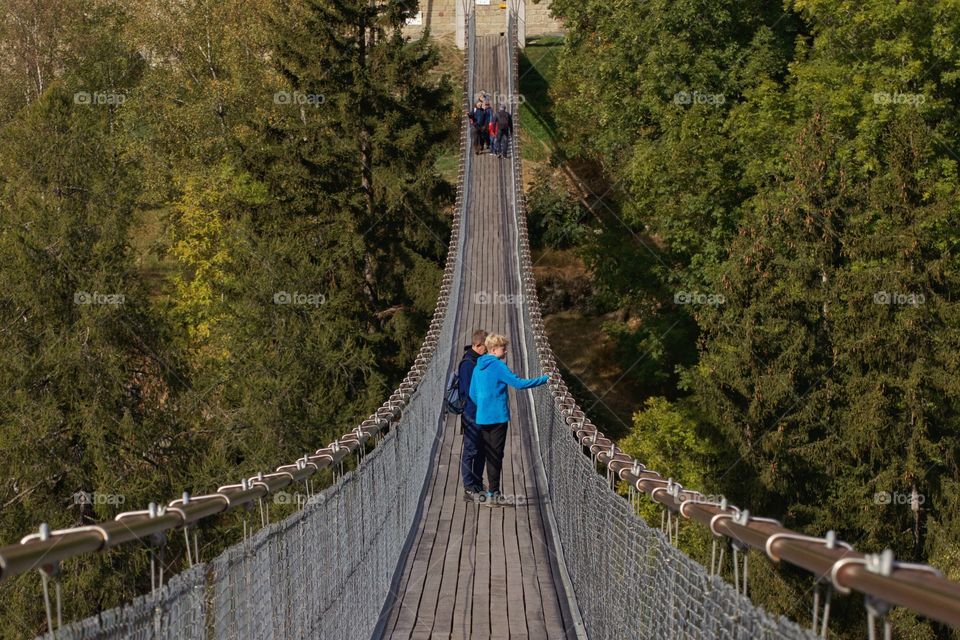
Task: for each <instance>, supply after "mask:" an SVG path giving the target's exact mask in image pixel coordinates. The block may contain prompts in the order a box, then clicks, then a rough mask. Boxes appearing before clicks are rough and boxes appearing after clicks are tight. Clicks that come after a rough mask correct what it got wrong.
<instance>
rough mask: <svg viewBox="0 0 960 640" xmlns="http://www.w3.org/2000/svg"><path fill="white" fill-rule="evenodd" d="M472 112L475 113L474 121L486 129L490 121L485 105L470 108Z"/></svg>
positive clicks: (479, 126)
mask: <svg viewBox="0 0 960 640" xmlns="http://www.w3.org/2000/svg"><path fill="white" fill-rule="evenodd" d="M470 113H471V115H473V121H474V123H476V125H477V127H478V128H480V129H482V130H484V131H485V130H486V127H487V124H489V123H490V120H489V118H488V115H487V110H486V109H484V108H483V107H479V108H478V107H474V108H473V109H471V110H470Z"/></svg>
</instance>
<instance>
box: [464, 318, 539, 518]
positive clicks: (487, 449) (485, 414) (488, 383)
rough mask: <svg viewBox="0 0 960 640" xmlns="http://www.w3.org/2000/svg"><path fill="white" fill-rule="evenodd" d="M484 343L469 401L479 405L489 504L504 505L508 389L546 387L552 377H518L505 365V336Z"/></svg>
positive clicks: (474, 372) (490, 338)
mask: <svg viewBox="0 0 960 640" xmlns="http://www.w3.org/2000/svg"><path fill="white" fill-rule="evenodd" d="M484 344H485V345H486V347H487V354H486V355H483V356H480V358H479V359H478V360H477V366H476V369H474V371H473V378H472V380H471V381H470V399H471V400H473V402H474V403H475V404H476V405H477V419H476V424H477V426H478V427H480V431H481V433H482V436H483V454H484V459H485V461H486V467H487V504H489V505H490V506H497V505H501V504H503V496H502V494H501V493H500V471H501V469H502V468H503V449H504V447H505V446H506V444H507V423H508V422H509V421H510V404H509V396H508V394H507V386H511V387H514V388H516V389H531V388H533V387H539V386H540V385H542V384H545V383H546V382H547V380H549V378H548V377H547V376H540V377H538V378H519V377H517V375H516V374H514V373H513V371H511V370H510V368H509V367H508V366H507V365H506V364H505V363H504V362H503V358H504V357H505V356H506V354H507V345H508V344H509V342H508V340H507V339H506V337H504V336H501V335H498V334H492V335H489V336H487V339H486V340H485V342H484Z"/></svg>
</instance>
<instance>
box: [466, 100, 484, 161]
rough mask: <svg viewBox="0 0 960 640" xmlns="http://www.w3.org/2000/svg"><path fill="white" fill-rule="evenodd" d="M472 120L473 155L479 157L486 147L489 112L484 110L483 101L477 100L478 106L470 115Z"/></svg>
mask: <svg viewBox="0 0 960 640" xmlns="http://www.w3.org/2000/svg"><path fill="white" fill-rule="evenodd" d="M468 116H469V118H470V125H471V128H472V129H471V132H470V133H471V134H472V136H473V153H474V154H475V155H479V154H480V153H481V152H483V149H484V146H485V145H486V141H487V136H486V131H487V112H486V110H485V109H484V108H483V101H482V100H477V103H476V105H474V107H473V109H471V110H470V113H469V114H468Z"/></svg>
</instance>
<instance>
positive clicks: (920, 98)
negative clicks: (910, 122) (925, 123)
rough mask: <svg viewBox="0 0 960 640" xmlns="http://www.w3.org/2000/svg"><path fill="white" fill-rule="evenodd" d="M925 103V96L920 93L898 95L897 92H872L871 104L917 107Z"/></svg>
mask: <svg viewBox="0 0 960 640" xmlns="http://www.w3.org/2000/svg"><path fill="white" fill-rule="evenodd" d="M926 101H927V96H925V95H924V94H922V93H900V92H899V91H894V92H892V93H891V92H889V91H874V93H873V104H881V105H906V106H909V107H919V106H920V105H922V104H923V103H924V102H926Z"/></svg>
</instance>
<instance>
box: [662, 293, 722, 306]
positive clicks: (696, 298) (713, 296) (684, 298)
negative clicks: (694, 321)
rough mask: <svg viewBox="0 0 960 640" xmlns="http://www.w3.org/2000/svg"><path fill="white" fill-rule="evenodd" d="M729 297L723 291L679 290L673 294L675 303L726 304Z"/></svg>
mask: <svg viewBox="0 0 960 640" xmlns="http://www.w3.org/2000/svg"><path fill="white" fill-rule="evenodd" d="M726 302H727V299H726V298H725V297H724V295H723V294H722V293H701V292H699V291H677V292H676V293H675V294H673V303H674V304H700V305H702V304H706V305H711V306H719V305H721V304H725V303H726Z"/></svg>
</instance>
